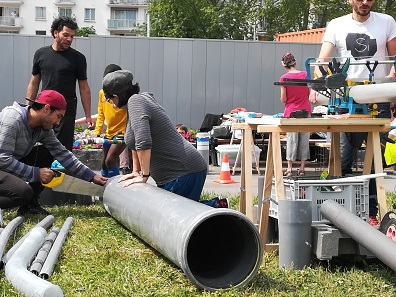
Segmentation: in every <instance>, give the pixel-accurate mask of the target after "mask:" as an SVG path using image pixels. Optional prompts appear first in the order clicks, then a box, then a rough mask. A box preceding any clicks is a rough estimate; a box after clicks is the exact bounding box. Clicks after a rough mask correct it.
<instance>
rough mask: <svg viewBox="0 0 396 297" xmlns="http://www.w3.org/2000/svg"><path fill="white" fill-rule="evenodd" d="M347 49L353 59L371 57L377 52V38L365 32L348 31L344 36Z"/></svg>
mask: <svg viewBox="0 0 396 297" xmlns="http://www.w3.org/2000/svg"><path fill="white" fill-rule="evenodd" d="M346 47H347V50H349V51H351V55H352V57H354V58H355V60H361V59H365V58H371V57H372V56H374V54H375V53H376V52H377V40H376V39H371V38H370V36H368V35H367V34H361V33H349V34H348V35H347V37H346Z"/></svg>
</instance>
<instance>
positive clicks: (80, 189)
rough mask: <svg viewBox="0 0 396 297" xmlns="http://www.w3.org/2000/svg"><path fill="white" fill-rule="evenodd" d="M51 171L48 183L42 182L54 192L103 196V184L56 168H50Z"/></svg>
mask: <svg viewBox="0 0 396 297" xmlns="http://www.w3.org/2000/svg"><path fill="white" fill-rule="evenodd" d="M52 171H53V172H54V177H53V179H52V180H51V181H50V182H49V183H46V184H44V183H42V185H43V186H45V187H47V188H51V189H52V190H53V191H56V192H63V193H69V194H80V195H87V196H99V197H103V192H104V189H105V187H104V186H100V185H97V184H94V183H91V182H88V181H85V180H83V179H80V178H77V177H73V176H70V175H67V174H65V173H64V172H60V171H58V170H54V169H52Z"/></svg>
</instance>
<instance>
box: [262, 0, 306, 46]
mask: <svg viewBox="0 0 396 297" xmlns="http://www.w3.org/2000/svg"><path fill="white" fill-rule="evenodd" d="M263 2H264V8H263V10H264V18H265V21H266V26H265V29H266V31H267V35H268V37H269V38H270V39H272V38H274V37H275V35H276V34H277V33H286V32H295V31H302V30H307V29H308V25H309V21H310V18H309V17H310V14H309V12H310V5H311V3H310V2H311V1H310V0H263Z"/></svg>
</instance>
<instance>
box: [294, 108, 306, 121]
mask: <svg viewBox="0 0 396 297" xmlns="http://www.w3.org/2000/svg"><path fill="white" fill-rule="evenodd" d="M290 117H291V118H296V119H302V118H307V117H308V111H307V110H305V109H299V110H296V111H293V112H292V113H291V114H290Z"/></svg>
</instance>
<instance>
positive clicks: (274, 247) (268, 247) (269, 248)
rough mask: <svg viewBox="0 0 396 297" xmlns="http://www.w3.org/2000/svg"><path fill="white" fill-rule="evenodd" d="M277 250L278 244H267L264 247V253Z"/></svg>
mask: <svg viewBox="0 0 396 297" xmlns="http://www.w3.org/2000/svg"><path fill="white" fill-rule="evenodd" d="M277 250H279V243H267V244H266V245H264V252H266V253H270V252H273V251H277Z"/></svg>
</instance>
